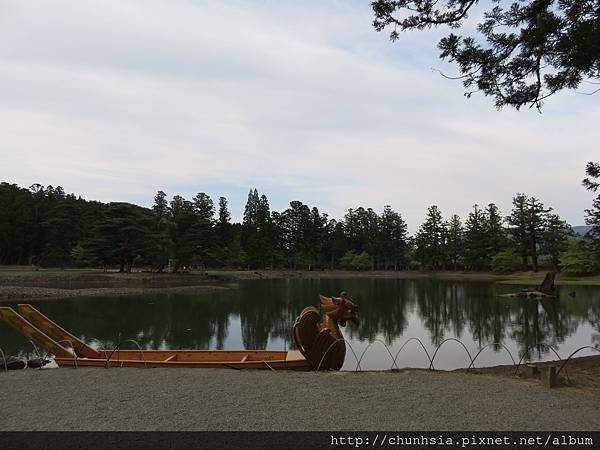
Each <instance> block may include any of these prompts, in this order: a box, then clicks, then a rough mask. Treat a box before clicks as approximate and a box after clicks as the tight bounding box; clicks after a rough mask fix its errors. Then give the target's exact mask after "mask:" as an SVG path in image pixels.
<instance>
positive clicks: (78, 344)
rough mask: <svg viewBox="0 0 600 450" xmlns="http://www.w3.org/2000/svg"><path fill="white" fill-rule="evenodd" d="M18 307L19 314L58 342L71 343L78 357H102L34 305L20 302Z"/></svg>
mask: <svg viewBox="0 0 600 450" xmlns="http://www.w3.org/2000/svg"><path fill="white" fill-rule="evenodd" d="M18 308H19V314H20V315H21V316H22V317H24V318H25V319H27V320H28V321H29V322H30V323H31V324H33V325H35V326H36V327H37V328H38V329H40V330H41V331H43V332H44V333H46V334H47V335H48V336H49V337H51V338H52V339H54V340H55V341H56V342H59V343H60V344H62V345H67V344H70V346H72V347H73V350H74V351H75V353H76V354H77V356H78V357H80V358H82V357H83V358H100V353H99V352H98V351H96V350H95V349H93V348H92V347H90V346H89V345H87V344H86V343H85V342H83V341H82V340H81V339H79V338H78V337H77V336H74V335H73V334H71V333H69V332H68V331H66V330H65V329H64V328H62V327H60V326H58V325H57V324H56V323H54V322H53V321H52V320H50V319H49V318H48V317H46V316H45V315H43V314H42V313H41V312H39V311H38V310H37V309H35V308H34V307H33V306H31V305H29V304H20V305H19V306H18Z"/></svg>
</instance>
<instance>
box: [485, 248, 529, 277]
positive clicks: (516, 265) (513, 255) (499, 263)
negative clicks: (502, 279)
mask: <svg viewBox="0 0 600 450" xmlns="http://www.w3.org/2000/svg"><path fill="white" fill-rule="evenodd" d="M521 265H522V262H521V257H520V256H519V254H518V253H517V252H516V251H515V250H514V249H512V248H511V249H508V250H503V251H501V252H499V253H497V254H495V255H494V256H493V257H492V270H493V271H494V272H516V271H517V270H519V269H520V268H521Z"/></svg>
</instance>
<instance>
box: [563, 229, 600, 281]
mask: <svg viewBox="0 0 600 450" xmlns="http://www.w3.org/2000/svg"><path fill="white" fill-rule="evenodd" d="M559 260H560V269H561V270H562V271H563V272H565V273H568V274H572V275H586V274H590V273H593V272H595V271H596V270H597V269H598V265H597V263H596V261H595V259H594V256H593V255H592V252H590V251H589V250H588V248H587V246H586V242H585V239H583V238H581V237H578V238H573V239H569V240H568V241H567V249H566V250H565V251H564V252H561V253H560V257H559Z"/></svg>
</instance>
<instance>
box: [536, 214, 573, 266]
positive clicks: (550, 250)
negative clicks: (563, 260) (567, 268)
mask: <svg viewBox="0 0 600 450" xmlns="http://www.w3.org/2000/svg"><path fill="white" fill-rule="evenodd" d="M574 235H575V233H573V228H571V225H569V224H568V223H567V222H566V221H564V220H562V219H561V218H560V217H559V216H558V214H549V215H548V217H547V218H546V227H545V229H544V232H543V246H542V249H541V251H542V253H544V254H546V255H548V256H549V257H550V260H551V261H552V266H553V268H554V269H555V270H558V269H559V262H560V261H559V257H560V253H561V252H563V251H565V250H566V246H567V240H568V239H569V238H570V237H573V236H574Z"/></svg>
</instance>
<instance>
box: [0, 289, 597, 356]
mask: <svg viewBox="0 0 600 450" xmlns="http://www.w3.org/2000/svg"><path fill="white" fill-rule="evenodd" d="M341 290H346V291H348V292H349V293H350V295H351V297H352V298H353V299H354V300H355V301H356V302H357V303H358V304H359V308H360V313H359V317H360V325H359V326H358V327H356V326H354V325H353V324H350V325H349V326H348V327H347V328H346V329H345V330H344V333H345V335H346V337H347V338H350V339H352V340H361V341H373V340H374V339H375V338H376V337H378V336H383V338H384V340H385V341H386V342H387V343H388V344H392V342H393V341H394V340H396V339H398V338H399V337H401V336H403V334H404V333H405V332H406V330H407V328H408V325H409V318H410V317H415V318H416V319H418V322H420V324H421V326H422V327H423V328H424V329H425V330H427V333H428V334H429V337H430V340H431V343H432V344H433V345H438V344H439V343H440V342H441V341H442V340H443V339H445V338H448V337H456V338H458V339H463V338H465V337H470V338H472V339H473V341H475V342H476V343H477V344H478V345H479V346H480V347H482V346H484V345H486V344H489V343H493V342H499V343H503V342H504V341H506V339H511V340H514V341H515V342H516V343H517V346H518V347H519V351H520V355H519V356H525V357H526V358H530V357H534V356H536V355H537V356H541V355H542V354H546V353H547V352H548V349H547V348H546V347H545V346H544V345H540V344H542V343H543V344H545V345H552V346H557V345H558V344H560V343H562V342H564V341H565V339H566V338H567V337H569V336H570V335H572V334H573V333H575V332H576V330H577V327H578V325H579V324H580V323H586V322H587V323H589V324H590V325H591V326H592V327H593V328H594V329H595V330H596V331H598V333H596V334H595V335H594V336H592V342H591V343H592V345H594V344H596V345H600V289H598V288H593V287H576V288H569V289H561V290H560V291H559V293H560V300H559V301H538V300H535V299H520V298H499V297H497V295H496V293H497V292H496V287H495V286H494V284H491V283H465V282H455V281H448V280H446V281H444V280H426V279H421V280H393V279H383V280H382V279H379V280H364V279H360V280H356V279H354V280H316V279H311V280H261V281H252V282H248V283H243V284H242V285H241V286H240V288H239V289H231V290H226V291H218V292H215V293H211V294H209V295H202V296H197V295H181V294H173V295H171V296H167V297H166V298H165V296H164V295H163V296H160V297H152V296H149V297H143V298H137V297H135V298H133V297H128V298H125V297H124V298H106V299H100V298H80V299H69V300H65V301H60V302H45V303H40V304H39V305H37V306H38V307H39V308H40V310H42V311H43V312H46V313H47V314H48V315H49V316H50V317H52V318H56V320H57V321H58V322H59V323H60V324H61V325H63V326H64V327H65V328H67V329H69V330H72V331H73V332H75V334H78V335H81V336H83V337H84V338H85V339H86V340H88V341H89V340H90V339H91V338H92V337H94V338H97V339H99V340H101V341H103V342H105V343H106V345H107V346H115V345H116V344H117V342H118V341H119V339H120V340H121V342H123V341H124V340H126V339H136V340H138V341H139V342H140V344H141V345H142V346H143V347H145V348H164V347H168V348H197V349H208V348H217V349H221V348H224V346H225V345H226V340H227V339H228V335H229V334H233V335H234V338H237V336H238V335H237V334H236V333H239V335H240V336H241V341H242V344H243V346H244V347H246V348H256V349H264V348H267V347H268V345H269V342H272V341H273V340H276V339H280V340H283V341H285V342H286V346H290V345H291V341H292V337H291V328H292V324H293V322H294V320H295V318H296V316H297V315H298V314H299V313H300V311H301V310H302V309H303V308H304V307H305V306H308V305H311V304H312V305H314V306H318V304H319V300H318V294H319V293H323V294H325V295H337V294H338V293H339V292H340V291H341ZM571 291H574V292H575V294H576V295H575V297H572V296H569V293H570V292H571ZM238 319H239V324H240V325H239V326H240V329H239V330H235V329H232V328H231V327H232V326H233V324H234V323H235V324H237V320H238ZM411 322H415V321H414V319H413V320H412V321H411ZM236 326H237V325H236ZM119 334H120V337H119ZM409 337H412V336H406V338H409ZM0 338H1V340H2V344H1V345H0V347H2V346H5V347H8V349H9V350H11V349H12V348H20V347H23V348H24V347H26V346H27V347H28V345H27V344H26V341H24V340H21V341H20V342H19V339H20V338H19V337H18V336H17V335H16V334H15V333H13V332H11V331H6V330H0ZM594 339H595V340H594ZM236 342H237V341H236ZM237 345H239V344H237V343H236V346H237ZM13 353H14V352H13Z"/></svg>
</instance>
